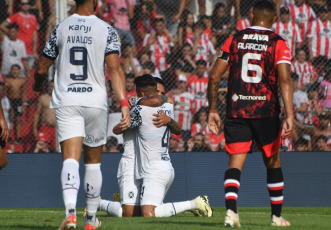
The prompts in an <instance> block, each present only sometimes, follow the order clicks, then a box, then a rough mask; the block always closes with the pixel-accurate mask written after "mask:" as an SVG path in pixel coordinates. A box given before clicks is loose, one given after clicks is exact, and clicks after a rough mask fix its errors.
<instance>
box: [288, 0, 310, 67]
mask: <svg viewBox="0 0 331 230" xmlns="http://www.w3.org/2000/svg"><path fill="white" fill-rule="evenodd" d="M294 2H295V4H294V5H289V8H290V12H291V19H292V21H294V22H295V23H297V25H298V26H299V29H300V32H301V41H302V45H303V44H304V43H305V42H306V34H307V31H308V27H309V24H310V23H311V22H312V21H313V20H314V19H315V18H316V15H315V12H314V10H313V9H312V8H311V7H310V6H309V5H307V4H305V1H304V0H294ZM311 61H312V60H311Z"/></svg>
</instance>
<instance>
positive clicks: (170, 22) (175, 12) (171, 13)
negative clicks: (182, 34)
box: [155, 0, 186, 36]
mask: <svg viewBox="0 0 331 230" xmlns="http://www.w3.org/2000/svg"><path fill="white" fill-rule="evenodd" d="M185 2H186V0H167V1H164V0H163V1H159V0H158V1H155V3H156V7H157V13H158V14H159V15H163V16H164V18H165V23H166V26H167V29H168V30H169V32H170V34H171V36H175V35H176V34H177V30H178V24H179V19H180V17H181V15H182V13H183V11H184V9H185Z"/></svg>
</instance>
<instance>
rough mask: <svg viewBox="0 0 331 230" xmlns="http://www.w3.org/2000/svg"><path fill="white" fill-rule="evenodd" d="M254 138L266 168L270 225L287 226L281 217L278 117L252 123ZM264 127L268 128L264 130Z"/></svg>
mask: <svg viewBox="0 0 331 230" xmlns="http://www.w3.org/2000/svg"><path fill="white" fill-rule="evenodd" d="M252 125H253V129H254V138H255V139H256V142H257V145H258V147H259V149H260V151H261V152H262V156H263V161H264V164H265V166H266V168H267V187H268V191H269V196H270V203H271V216H272V223H271V224H272V225H275V226H288V225H290V223H289V222H288V221H286V220H285V219H283V218H282V217H281V211H282V206H283V188H284V178H283V172H282V168H281V163H280V157H279V148H280V146H281V136H280V129H281V122H280V120H279V117H278V116H275V117H269V118H265V119H260V120H257V121H254V122H252ZM264 127H268V129H265V128H264Z"/></svg>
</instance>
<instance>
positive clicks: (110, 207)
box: [99, 200, 122, 217]
mask: <svg viewBox="0 0 331 230" xmlns="http://www.w3.org/2000/svg"><path fill="white" fill-rule="evenodd" d="M99 208H100V210H102V211H105V212H107V213H109V214H110V215H112V216H115V217H122V206H121V203H120V202H118V201H109V200H101V201H100V206H99Z"/></svg>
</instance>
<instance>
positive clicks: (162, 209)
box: [154, 200, 196, 217]
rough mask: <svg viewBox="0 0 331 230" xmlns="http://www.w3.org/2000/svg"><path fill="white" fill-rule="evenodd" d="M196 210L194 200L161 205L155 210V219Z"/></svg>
mask: <svg viewBox="0 0 331 230" xmlns="http://www.w3.org/2000/svg"><path fill="white" fill-rule="evenodd" d="M195 208H196V203H195V201H194V200H190V201H183V202H175V203H166V204H161V205H159V206H157V207H156V208H155V210H154V211H155V217H170V216H174V215H176V214H178V213H181V212H185V211H188V210H193V209H195Z"/></svg>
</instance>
